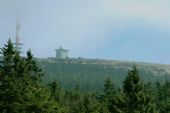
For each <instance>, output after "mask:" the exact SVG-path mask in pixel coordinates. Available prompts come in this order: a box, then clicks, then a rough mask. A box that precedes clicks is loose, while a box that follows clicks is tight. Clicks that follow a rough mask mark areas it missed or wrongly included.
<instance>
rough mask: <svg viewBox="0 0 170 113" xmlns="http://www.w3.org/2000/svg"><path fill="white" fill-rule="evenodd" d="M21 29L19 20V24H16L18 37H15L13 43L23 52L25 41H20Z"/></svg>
mask: <svg viewBox="0 0 170 113" xmlns="http://www.w3.org/2000/svg"><path fill="white" fill-rule="evenodd" d="M19 30H20V24H19V22H17V25H16V39H15V43H13V45H14V48H15V49H16V50H17V51H18V52H19V53H22V52H23V51H22V46H23V43H21V42H20V36H19Z"/></svg>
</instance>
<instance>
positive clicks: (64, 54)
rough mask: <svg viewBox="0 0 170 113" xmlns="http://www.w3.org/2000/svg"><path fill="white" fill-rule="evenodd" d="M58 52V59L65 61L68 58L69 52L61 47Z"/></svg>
mask: <svg viewBox="0 0 170 113" xmlns="http://www.w3.org/2000/svg"><path fill="white" fill-rule="evenodd" d="M55 51H56V59H63V58H67V57H68V52H69V50H67V49H64V48H63V47H60V48H59V49H55Z"/></svg>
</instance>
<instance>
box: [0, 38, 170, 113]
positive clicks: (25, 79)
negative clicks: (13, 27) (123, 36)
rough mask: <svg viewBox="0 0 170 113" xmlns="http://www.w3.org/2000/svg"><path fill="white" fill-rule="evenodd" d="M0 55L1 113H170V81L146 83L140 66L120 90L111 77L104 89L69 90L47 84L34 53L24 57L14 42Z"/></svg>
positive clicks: (57, 83) (123, 82)
mask: <svg viewBox="0 0 170 113" xmlns="http://www.w3.org/2000/svg"><path fill="white" fill-rule="evenodd" d="M0 53H1V55H2V60H1V61H0V112H1V113H170V82H169V81H168V80H165V81H161V83H160V82H159V81H152V83H151V82H149V81H148V82H144V81H143V79H142V78H141V76H140V72H139V70H138V67H137V66H132V68H131V69H129V70H128V72H127V73H126V77H125V78H124V79H123V81H122V83H121V84H120V87H116V85H115V83H114V80H112V79H110V78H109V77H108V78H107V79H105V80H104V81H103V83H102V86H103V88H102V89H101V90H100V88H99V89H98V90H95V89H94V90H95V91H91V90H92V89H91V90H88V91H87V90H84V91H82V90H81V88H80V86H79V84H77V85H75V86H74V87H73V88H70V89H69V88H63V86H62V85H61V82H60V81H58V80H54V81H51V82H47V83H45V82H44V80H43V77H44V75H45V74H46V73H44V72H43V71H42V70H41V68H40V67H39V65H38V64H37V62H36V61H35V59H34V57H33V54H32V53H31V50H28V52H27V55H26V57H21V55H20V53H19V52H18V51H16V50H15V49H14V47H13V44H12V42H11V40H8V42H7V44H5V45H4V47H3V48H1V50H0ZM110 72H112V71H110ZM101 73H102V72H101ZM58 74H59V73H58ZM70 77H71V75H70ZM46 78H47V75H46ZM63 81H64V79H63ZM65 81H67V79H66V80H65ZM90 82H91V84H93V83H92V82H93V80H91V81H90ZM94 86H95V85H93V88H95V87H94ZM86 88H88V87H86Z"/></svg>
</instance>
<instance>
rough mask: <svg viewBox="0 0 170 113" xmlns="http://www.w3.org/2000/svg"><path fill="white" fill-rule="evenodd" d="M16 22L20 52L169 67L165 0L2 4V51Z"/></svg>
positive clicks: (169, 12)
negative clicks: (66, 52) (58, 51)
mask: <svg viewBox="0 0 170 113" xmlns="http://www.w3.org/2000/svg"><path fill="white" fill-rule="evenodd" d="M17 18H19V20H20V24H21V30H20V36H21V41H22V42H23V43H24V46H23V49H24V51H26V50H28V48H31V49H32V51H33V53H34V55H35V56H36V57H54V56H55V51H54V49H55V48H58V47H59V46H64V47H65V48H67V49H69V50H70V57H87V58H104V59H116V60H130V61H145V62H155V63H166V64H167V63H170V1H169V0H0V46H1V47H2V46H3V45H4V43H5V42H6V41H7V40H8V38H11V39H12V40H13V41H14V40H15V27H16V21H17Z"/></svg>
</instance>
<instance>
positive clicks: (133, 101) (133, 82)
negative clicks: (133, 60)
mask: <svg viewBox="0 0 170 113" xmlns="http://www.w3.org/2000/svg"><path fill="white" fill-rule="evenodd" d="M123 93H124V96H125V97H124V98H125V101H124V102H125V108H126V109H125V113H152V112H153V113H155V112H156V111H155V110H154V106H153V105H152V100H151V97H150V96H149V94H148V92H147V91H145V90H144V84H143V83H142V82H141V81H140V77H139V72H138V70H137V68H136V66H134V67H133V68H132V70H130V71H129V72H128V76H127V77H126V78H125V80H124V82H123Z"/></svg>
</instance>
